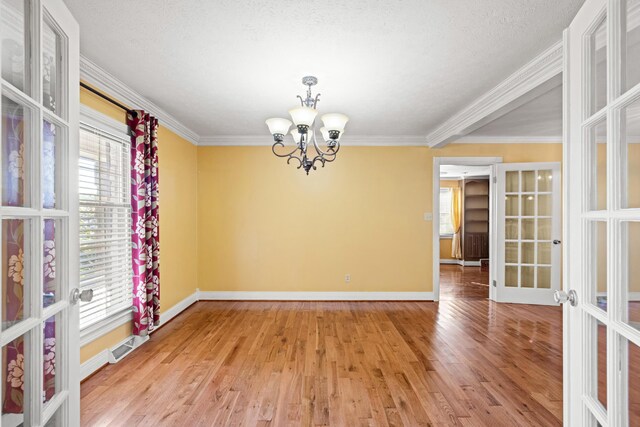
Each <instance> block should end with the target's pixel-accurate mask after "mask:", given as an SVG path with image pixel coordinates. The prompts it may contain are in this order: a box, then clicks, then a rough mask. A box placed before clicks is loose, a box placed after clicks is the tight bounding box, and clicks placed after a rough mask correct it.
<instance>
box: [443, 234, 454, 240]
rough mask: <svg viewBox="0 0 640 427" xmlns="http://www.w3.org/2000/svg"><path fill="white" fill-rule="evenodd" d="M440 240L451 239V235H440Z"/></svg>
mask: <svg viewBox="0 0 640 427" xmlns="http://www.w3.org/2000/svg"><path fill="white" fill-rule="evenodd" d="M440 239H453V234H441V235H440Z"/></svg>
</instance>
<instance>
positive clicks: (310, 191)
mask: <svg viewBox="0 0 640 427" xmlns="http://www.w3.org/2000/svg"><path fill="white" fill-rule="evenodd" d="M436 156H437V157H453V156H463V157H466V156H488V157H495V156H501V157H503V158H504V161H505V162H536V161H560V160H561V159H562V146H561V144H559V143H558V144H544V145H540V144H450V145H449V146H447V147H445V148H443V149H437V150H430V149H428V148H424V147H349V146H345V147H343V148H342V150H341V151H340V155H339V156H338V157H339V158H338V160H336V162H335V163H332V164H329V165H327V167H326V169H325V170H322V169H319V170H317V171H312V172H311V173H310V175H309V176H306V175H305V174H304V172H302V171H301V170H297V169H295V167H293V166H287V165H286V164H285V162H284V161H283V160H282V159H278V158H276V157H275V156H274V155H273V154H272V153H271V149H270V147H199V148H198V236H199V238H198V260H199V261H198V283H199V286H198V287H199V288H200V289H201V290H203V291H394V292H402V291H425V292H430V291H432V281H431V273H432V272H431V270H432V269H431V266H432V262H431V260H432V234H431V232H432V223H431V222H427V221H424V220H423V214H424V213H425V212H432V206H431V201H432V188H433V187H432V168H433V157H436ZM345 274H350V275H351V282H350V283H348V284H347V283H345V281H344V276H345Z"/></svg>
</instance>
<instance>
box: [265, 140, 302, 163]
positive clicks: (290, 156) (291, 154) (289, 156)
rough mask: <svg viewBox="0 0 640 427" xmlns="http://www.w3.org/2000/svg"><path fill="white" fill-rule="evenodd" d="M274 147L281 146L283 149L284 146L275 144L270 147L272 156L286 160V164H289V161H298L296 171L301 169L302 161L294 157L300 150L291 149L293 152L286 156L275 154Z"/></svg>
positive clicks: (280, 143) (279, 143) (297, 148)
mask: <svg viewBox="0 0 640 427" xmlns="http://www.w3.org/2000/svg"><path fill="white" fill-rule="evenodd" d="M276 146H281V147H284V144H283V143H282V142H279V141H278V142H276V143H274V144H273V145H272V146H271V151H272V152H273V154H275V155H276V156H277V157H281V158H286V159H287V164H289V163H290V162H291V159H294V160H297V161H298V166H297V169H300V168H301V167H302V159H301V158H300V157H298V156H296V155H294V153H295V152H296V151H298V150H299V149H300V147H297V146H296V148H294V149H293V151H291V152H290V153H287V154H278V153H277V152H276Z"/></svg>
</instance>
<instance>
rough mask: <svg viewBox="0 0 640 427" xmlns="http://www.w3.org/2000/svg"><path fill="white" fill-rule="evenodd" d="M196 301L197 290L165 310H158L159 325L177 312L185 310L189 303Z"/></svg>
mask: <svg viewBox="0 0 640 427" xmlns="http://www.w3.org/2000/svg"><path fill="white" fill-rule="evenodd" d="M197 301H198V290H196V292H194V293H192V294H191V295H189V296H188V297H186V298H185V299H183V300H182V301H180V302H179V303H177V304H175V305H174V306H173V307H171V308H170V309H168V310H167V311H162V310H160V326H162V325H164V324H165V323H167V322H168V321H169V320H171V319H173V318H174V317H176V316H177V315H178V314H180V313H182V312H183V311H185V310H186V309H187V308H189V306H190V305H191V304H194V303H196V302H197Z"/></svg>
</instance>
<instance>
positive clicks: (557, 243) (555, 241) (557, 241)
mask: <svg viewBox="0 0 640 427" xmlns="http://www.w3.org/2000/svg"><path fill="white" fill-rule="evenodd" d="M560 243H562V242H561V241H560V240H554V241H553V244H554V245H559V244H560Z"/></svg>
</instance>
